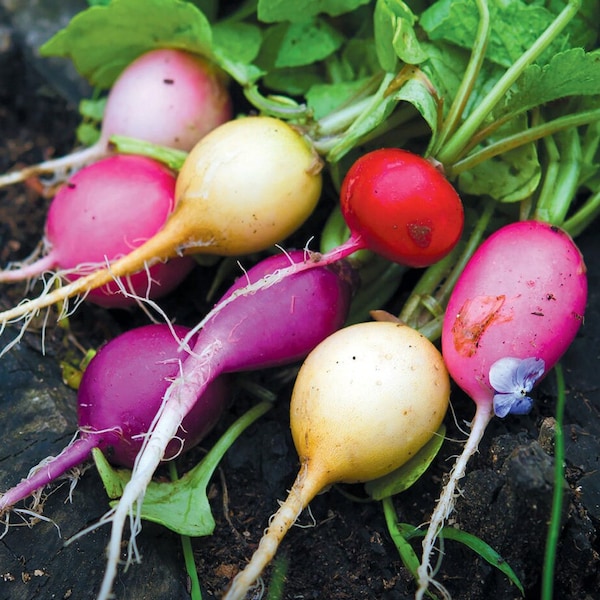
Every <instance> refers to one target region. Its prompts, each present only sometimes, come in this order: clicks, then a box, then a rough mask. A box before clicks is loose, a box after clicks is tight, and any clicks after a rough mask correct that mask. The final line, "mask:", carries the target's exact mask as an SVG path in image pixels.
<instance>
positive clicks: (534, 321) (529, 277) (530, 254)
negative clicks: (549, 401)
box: [416, 221, 587, 599]
mask: <svg viewBox="0 0 600 600" xmlns="http://www.w3.org/2000/svg"><path fill="white" fill-rule="evenodd" d="M586 301H587V277H586V268H585V264H584V261H583V257H582V256H581V253H580V252H579V249H578V248H577V246H576V245H575V243H574V242H573V240H572V239H571V238H570V236H569V235H568V234H567V233H565V232H564V231H563V230H561V229H560V228H558V227H556V226H553V225H550V224H547V223H543V222H539V221H522V222H517V223H511V224H510V225H507V226H505V227H502V228H501V229H499V230H498V231H496V232H495V233H493V234H492V235H491V236H490V237H489V238H488V239H487V240H486V241H485V242H484V243H483V244H482V245H481V246H480V247H479V248H478V250H477V251H476V252H475V253H474V255H473V256H472V258H471V260H470V261H469V263H468V264H467V266H466V267H465V269H464V271H463V273H462V274H461V276H460V278H459V279H458V281H457V282H456V285H455V287H454V290H453V292H452V294H451V297H450V300H449V302H448V307H447V309H446V316H445V319H444V324H443V330H442V353H443V356H444V361H445V363H446V365H447V367H448V371H449V372H450V375H451V377H452V378H453V379H454V381H455V382H456V383H457V384H458V385H459V386H460V387H461V388H462V389H463V390H464V391H465V392H466V393H467V394H468V395H469V396H470V397H471V398H472V399H473V401H474V402H475V405H476V410H475V416H474V419H473V421H472V423H471V431H470V434H469V438H468V440H467V443H466V444H465V447H464V448H463V451H462V453H461V455H460V456H459V457H458V459H457V461H456V463H455V465H454V467H453V469H452V471H451V473H450V478H449V481H448V483H447V484H446V485H445V486H444V489H443V490H442V493H441V495H440V499H439V500H438V504H437V505H436V508H435V510H434V512H433V514H432V516H431V519H430V522H429V527H428V529H427V532H426V535H425V537H424V539H423V554H422V559H421V564H420V566H419V569H418V576H419V587H418V591H417V594H416V598H418V599H421V598H423V596H424V594H425V593H426V592H427V589H428V587H429V585H430V584H431V585H433V586H435V588H436V589H437V590H438V591H439V592H440V593H442V594H443V595H445V596H446V597H447V592H446V590H445V589H444V588H443V586H442V585H441V584H440V583H439V582H436V581H435V580H434V579H433V575H432V568H431V554H432V553H433V550H434V545H435V542H436V539H437V536H438V533H439V531H440V529H441V528H442V526H443V525H444V523H445V521H446V520H447V518H448V516H449V515H450V513H451V512H452V510H453V508H454V498H455V496H456V493H457V486H458V481H459V480H460V479H461V478H462V477H463V476H464V474H465V470H466V466H467V463H468V461H469V459H470V457H471V456H472V455H473V454H474V453H475V452H476V451H477V447H478V445H479V442H480V441H481V439H482V437H483V435H484V433H485V429H486V427H487V425H488V424H489V422H490V420H491V419H492V418H493V416H494V415H498V416H505V414H508V413H510V412H513V413H514V414H525V413H526V412H529V410H530V408H531V399H530V398H529V397H528V396H527V393H528V392H529V391H531V389H532V387H533V385H534V384H535V383H536V382H537V381H538V380H539V379H541V378H542V377H544V376H545V375H546V374H547V373H548V372H549V371H550V370H551V369H552V367H553V366H554V365H555V364H556V363H557V361H558V360H559V359H560V357H561V356H562V355H563V354H564V352H565V351H566V350H567V348H568V347H569V346H570V344H571V342H572V341H573V339H574V337H575V335H576V334H577V331H578V330H579V328H580V326H581V324H582V322H583V316H584V311H585V306H586ZM506 369H508V371H506ZM494 382H496V386H500V385H501V387H502V388H503V389H494V386H493V385H492V384H493V383H494ZM505 382H509V386H507V387H505V385H504V384H505ZM511 386H512V387H511ZM509 407H510V408H509Z"/></svg>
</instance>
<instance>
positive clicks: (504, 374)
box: [489, 356, 522, 394]
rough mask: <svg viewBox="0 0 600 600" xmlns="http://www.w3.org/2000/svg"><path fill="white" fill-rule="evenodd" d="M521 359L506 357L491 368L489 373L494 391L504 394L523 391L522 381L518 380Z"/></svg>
mask: <svg viewBox="0 0 600 600" xmlns="http://www.w3.org/2000/svg"><path fill="white" fill-rule="evenodd" d="M521 362H522V361H521V359H520V358H513V357H512V356H506V357H504V358H500V359H498V360H497V361H496V362H495V363H494V364H493V365H492V366H491V367H490V373H489V380H490V385H491V386H492V388H494V390H496V391H497V392H500V393H504V394H510V393H512V392H518V391H520V390H521V385H520V381H519V380H518V379H517V374H518V370H519V365H520V364H521Z"/></svg>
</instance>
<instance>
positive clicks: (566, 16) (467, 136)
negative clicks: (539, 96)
mask: <svg viewBox="0 0 600 600" xmlns="http://www.w3.org/2000/svg"><path fill="white" fill-rule="evenodd" d="M580 6H581V0H569V3H568V4H567V6H565V8H564V9H563V10H562V11H561V12H560V14H559V15H558V16H557V17H556V19H554V21H553V22H552V23H551V24H550V25H549V26H548V28H547V29H546V30H545V31H544V32H543V33H542V35H541V36H540V37H539V38H538V39H537V40H536V41H535V43H534V44H533V45H532V46H531V47H530V48H529V49H528V50H526V51H525V52H524V53H523V54H522V55H521V56H520V57H519V58H518V59H517V61H516V62H515V63H514V64H513V65H512V66H511V67H509V68H508V69H507V70H506V72H505V73H504V75H503V76H502V77H501V78H500V79H499V80H498V81H497V82H496V84H495V85H494V87H493V88H492V89H491V90H490V92H489V93H488V94H487V95H486V97H485V98H484V99H483V100H482V102H481V103H480V104H479V105H478V106H477V107H476V108H475V109H474V110H473V112H472V113H471V114H470V115H469V116H468V117H467V118H466V119H465V121H464V122H463V124H462V125H461V126H460V127H459V128H458V130H457V131H456V133H454V135H453V136H452V137H451V138H450V139H449V140H448V142H447V144H446V145H445V146H444V147H443V148H441V149H440V152H439V153H438V154H437V156H436V158H437V160H439V161H440V162H441V163H442V164H443V165H451V164H454V163H455V162H457V160H458V159H459V158H460V156H461V154H462V153H463V150H464V148H465V147H466V146H467V145H468V144H469V142H470V140H471V138H472V137H473V135H474V134H475V132H476V131H477V130H478V129H479V128H480V127H481V125H482V124H483V122H484V121H485V120H486V118H487V117H488V115H489V114H490V113H491V112H492V110H493V109H494V108H495V106H496V105H497V104H498V103H499V102H500V101H501V100H502V98H503V97H504V95H505V94H506V92H507V91H508V90H509V89H510V87H511V86H512V85H513V84H514V83H515V81H516V80H517V79H518V78H519V77H520V75H521V74H522V73H523V71H524V70H525V68H526V67H528V66H529V65H530V64H531V63H533V62H534V61H535V60H536V59H537V58H538V57H539V56H540V54H541V53H542V52H543V51H544V50H545V49H546V48H547V47H548V46H549V45H550V44H551V43H552V41H553V40H554V39H555V38H556V37H557V36H558V35H559V34H560V32H561V31H562V30H563V29H564V28H565V27H566V25H567V24H568V23H569V22H570V21H571V19H572V18H573V17H574V16H575V15H576V14H577V12H578V11H579V8H580Z"/></svg>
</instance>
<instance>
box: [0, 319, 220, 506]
mask: <svg viewBox="0 0 600 600" xmlns="http://www.w3.org/2000/svg"><path fill="white" fill-rule="evenodd" d="M188 333H189V329H188V328H186V327H181V326H174V327H169V326H168V325H146V326H144V327H139V328H137V329H132V330H130V331H128V332H126V333H124V334H122V335H120V336H118V337H116V338H115V339H113V340H111V341H110V342H108V344H106V345H105V346H103V347H102V348H101V349H100V350H99V351H98V353H97V354H96V355H95V356H94V358H93V359H92V360H91V362H90V364H89V365H88V367H87V368H86V370H85V372H84V374H83V378H82V380H81V384H80V387H79V390H78V394H77V414H78V423H79V434H78V437H77V439H76V440H75V441H74V442H72V443H71V444H70V445H69V446H67V447H66V448H65V449H64V450H63V451H62V452H61V453H60V454H59V455H58V456H57V457H54V458H51V459H46V460H45V461H43V462H42V463H41V465H39V467H38V468H37V469H36V470H35V471H33V472H32V473H31V474H30V475H29V476H28V477H27V478H26V479H23V480H22V481H21V482H20V483H19V484H17V485H16V486H15V487H13V488H12V489H11V490H9V491H7V492H6V493H4V494H2V495H1V496H0V515H2V514H3V513H4V512H5V511H7V510H8V509H10V508H11V507H12V506H14V505H15V504H16V503H17V502H19V501H21V500H23V499H25V498H27V497H28V496H29V495H31V494H33V493H34V492H35V491H36V490H38V489H39V488H41V487H43V486H45V485H47V484H48V483H50V482H52V481H54V480H56V479H57V478H58V477H60V476H61V475H63V474H64V473H65V472H67V471H68V470H69V469H71V468H73V467H75V466H77V465H79V464H81V463H82V462H84V461H86V460H87V459H88V458H89V457H90V454H91V451H92V449H93V448H99V449H101V450H103V451H104V452H105V454H106V455H107V457H108V458H109V460H110V461H111V462H112V463H113V464H116V465H121V466H125V467H132V466H133V463H134V460H135V457H136V455H137V454H138V452H139V451H140V449H141V448H142V445H143V442H144V437H145V435H146V434H147V432H148V430H149V428H150V426H151V424H152V421H153V419H154V417H155V415H156V413H157V412H158V410H159V408H160V406H161V403H162V398H163V395H164V393H165V391H166V389H167V388H168V387H169V385H170V383H171V381H173V379H175V378H176V377H177V376H178V374H179V368H180V363H181V360H182V359H183V356H182V354H181V352H179V350H180V345H181V338H183V337H184V336H185V335H187V334H188ZM192 343H193V342H192ZM227 402H228V397H227V385H226V380H225V379H224V378H218V379H215V380H214V381H213V382H212V383H211V384H210V386H208V387H207V388H206V390H205V392H204V393H203V395H202V397H201V399H200V400H199V401H198V402H197V403H196V404H195V405H194V407H193V408H192V410H190V412H189V413H188V414H187V416H186V417H185V419H184V420H183V422H182V424H181V427H180V429H179V431H178V433H177V437H178V439H177V440H172V441H171V443H170V444H169V446H168V447H167V449H166V451H165V456H164V458H165V460H169V459H171V458H173V457H174V456H176V455H178V454H179V453H180V452H181V451H184V450H187V449H189V448H191V447H193V446H194V445H196V444H197V443H198V442H199V441H200V440H201V439H202V438H203V437H204V436H205V435H206V434H207V433H208V432H209V431H210V430H211V429H212V427H213V425H214V424H215V423H216V421H217V420H218V418H219V417H220V415H221V413H222V412H223V409H224V408H225V407H226V406H227Z"/></svg>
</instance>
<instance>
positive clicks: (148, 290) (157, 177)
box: [0, 156, 195, 307]
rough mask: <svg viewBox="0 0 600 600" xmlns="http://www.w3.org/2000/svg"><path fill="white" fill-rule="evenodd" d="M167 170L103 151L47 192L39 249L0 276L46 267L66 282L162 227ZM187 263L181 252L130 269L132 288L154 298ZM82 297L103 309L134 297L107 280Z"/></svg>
mask: <svg viewBox="0 0 600 600" xmlns="http://www.w3.org/2000/svg"><path fill="white" fill-rule="evenodd" d="M175 183H176V179H175V176H174V175H173V174H172V173H171V171H169V170H168V169H167V168H166V167H164V166H163V165H161V164H160V163H158V162H156V161H154V160H151V159H149V158H145V157H142V156H111V157H108V158H104V159H102V160H100V161H98V162H96V163H94V164H93V165H90V166H88V167H84V168H83V169H82V170H81V171H79V172H77V173H76V174H75V175H73V177H71V178H70V179H69V181H68V182H67V184H65V185H64V186H63V187H62V188H61V189H60V190H59V191H58V193H57V194H56V196H55V197H54V199H53V201H52V203H51V205H50V208H49V210H48V216H47V220H46V232H45V237H44V246H45V255H44V256H43V257H42V258H40V259H39V260H37V261H35V262H33V263H31V264H28V265H26V266H22V267H21V268H18V269H8V270H5V271H0V282H2V281H5V282H11V281H19V280H22V279H28V278H31V277H35V276H39V275H42V274H43V273H44V272H46V271H51V270H58V271H59V274H60V273H61V272H64V274H65V277H66V278H67V279H69V280H71V281H73V280H75V279H77V278H78V277H80V276H81V275H85V274H87V273H89V272H90V271H96V270H98V269H102V268H106V264H107V263H109V262H113V261H114V260H115V259H118V258H120V257H121V256H124V255H126V254H127V253H129V252H131V250H132V249H134V248H135V247H137V246H140V245H141V244H143V243H144V242H145V241H146V240H148V239H149V238H151V237H152V236H153V235H155V234H156V233H157V232H158V231H160V229H161V228H162V227H163V226H164V224H165V221H166V220H167V219H168V217H169V215H170V214H171V212H172V211H173V208H174V205H175ZM194 264H195V263H194V261H193V260H192V259H191V258H189V257H181V258H176V259H174V260H171V261H169V262H167V263H159V264H157V265H154V266H153V267H151V268H150V269H148V271H147V272H145V271H142V272H139V273H136V274H132V275H131V276H130V277H128V281H127V282H125V287H126V288H128V289H129V290H130V291H131V292H132V294H135V295H136V296H142V297H146V296H149V297H152V298H156V297H159V296H162V295H165V294H167V293H168V292H170V291H171V290H172V289H173V288H175V287H176V286H177V285H178V284H179V283H180V282H181V281H182V279H183V278H184V277H185V276H186V275H187V274H188V273H189V272H190V271H191V270H192V268H193V266H194ZM87 298H88V299H89V300H92V301H93V302H95V303H96V304H100V305H102V306H105V307H123V306H128V305H131V304H133V303H134V302H135V301H134V300H132V299H131V297H127V296H125V295H123V294H121V293H120V290H119V288H118V286H117V285H116V284H115V283H114V282H110V283H107V284H105V285H103V286H102V287H99V288H97V289H93V290H90V292H89V294H87Z"/></svg>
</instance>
